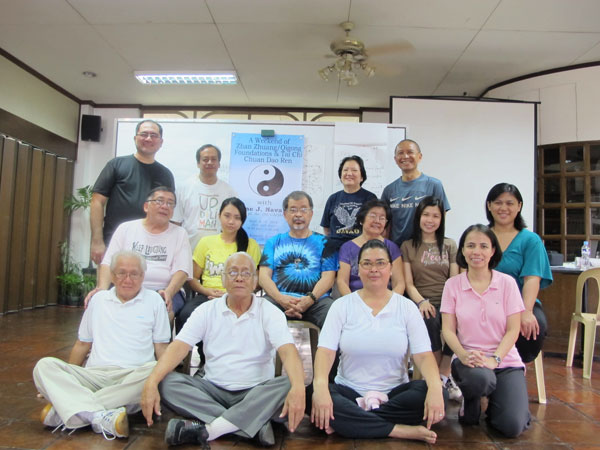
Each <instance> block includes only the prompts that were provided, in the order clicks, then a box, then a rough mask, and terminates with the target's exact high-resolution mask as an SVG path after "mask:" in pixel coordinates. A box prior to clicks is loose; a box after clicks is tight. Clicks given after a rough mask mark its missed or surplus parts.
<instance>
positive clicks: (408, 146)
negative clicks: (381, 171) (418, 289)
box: [381, 139, 450, 247]
mask: <svg viewBox="0 0 600 450" xmlns="http://www.w3.org/2000/svg"><path fill="white" fill-rule="evenodd" d="M422 158H423V154H422V153H421V148H420V147H419V144H417V143H416V142H415V141H413V140H410V139H404V140H403V141H400V142H399V143H398V145H397V146H396V150H395V151H394V161H396V164H397V165H398V167H400V170H401V171H402V176H401V177H400V178H398V179H397V180H396V181H394V182H392V183H390V184H389V185H387V186H386V187H385V189H384V190H383V193H382V194H381V200H383V201H384V202H386V203H387V204H388V205H389V206H390V208H391V210H392V226H391V234H390V239H391V240H392V241H394V242H395V243H396V244H398V247H400V246H401V245H402V242H404V241H406V240H408V239H410V238H411V237H412V233H413V219H414V216H415V210H416V208H417V206H418V205H419V203H420V201H421V199H423V198H424V197H426V196H428V195H433V196H434V197H436V198H439V199H441V200H442V201H443V202H444V209H445V210H446V211H448V210H449V209H450V203H448V198H447V197H446V193H445V192H444V187H443V186H442V182H441V181H440V180H438V179H437V178H433V177H430V176H428V175H425V174H424V173H422V172H421V171H419V163H420V162H421V159H422Z"/></svg>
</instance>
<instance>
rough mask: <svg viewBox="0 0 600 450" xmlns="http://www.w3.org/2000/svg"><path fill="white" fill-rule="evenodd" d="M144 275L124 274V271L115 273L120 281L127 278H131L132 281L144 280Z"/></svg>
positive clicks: (137, 273) (135, 273)
mask: <svg viewBox="0 0 600 450" xmlns="http://www.w3.org/2000/svg"><path fill="white" fill-rule="evenodd" d="M142 275H143V274H142V273H140V272H124V271H122V270H120V271H118V272H115V278H116V279H117V280H119V281H123V280H124V279H125V278H127V277H129V279H130V280H131V281H138V280H139V279H140V278H142Z"/></svg>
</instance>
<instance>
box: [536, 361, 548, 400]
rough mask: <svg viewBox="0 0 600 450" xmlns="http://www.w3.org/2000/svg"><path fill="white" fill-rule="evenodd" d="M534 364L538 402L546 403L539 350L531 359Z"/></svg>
mask: <svg viewBox="0 0 600 450" xmlns="http://www.w3.org/2000/svg"><path fill="white" fill-rule="evenodd" d="M533 364H534V366H535V382H536V384H537V390H538V403H541V404H542V405H545V404H546V382H545V381H544V357H543V356H542V352H541V351H540V353H539V355H537V357H536V358H535V360H534V361H533Z"/></svg>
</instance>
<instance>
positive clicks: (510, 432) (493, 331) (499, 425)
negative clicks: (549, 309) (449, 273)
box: [440, 224, 530, 437]
mask: <svg viewBox="0 0 600 450" xmlns="http://www.w3.org/2000/svg"><path fill="white" fill-rule="evenodd" d="M501 258H502V251H501V250H500V246H499V244H498V240H497V239H496V235H495V234H494V233H493V232H492V231H491V230H490V229H489V228H488V227H486V226H485V225H481V224H477V225H471V226H470V227H469V228H467V229H466V230H465V232H464V233H463V234H462V236H461V238H460V242H459V244H458V252H457V255H456V262H457V264H458V265H459V267H461V268H463V269H467V270H466V271H465V272H463V273H461V274H459V275H456V276H454V277H452V278H450V279H449V280H448V281H447V282H446V285H445V287H444V292H443V294H442V305H441V308H440V311H441V312H442V334H443V336H444V339H445V341H446V344H448V345H449V346H450V348H451V349H452V350H453V351H454V353H455V354H456V356H457V358H456V359H455V360H454V361H453V362H452V376H453V377H454V380H455V381H456V383H457V384H458V387H459V388H460V390H461V391H462V393H463V397H464V400H463V408H461V412H460V414H459V421H460V423H462V424H463V425H476V424H478V423H479V418H480V415H481V413H482V412H485V413H486V415H487V420H488V423H489V424H490V425H491V426H492V427H493V428H495V429H496V430H498V431H499V432H501V433H502V434H504V435H505V436H507V437H517V436H518V435H519V434H521V433H522V432H523V431H524V430H526V429H527V428H528V427H529V420H530V415H529V404H528V398H527V384H526V382H525V372H524V364H523V362H522V361H521V357H520V356H519V352H518V351H517V348H516V347H515V342H516V340H517V337H518V336H519V331H520V325H521V311H523V310H524V309H525V307H524V305H523V300H522V298H521V294H520V293H519V288H518V287H517V284H516V282H515V280H514V279H513V278H512V277H510V276H509V275H505V274H503V273H501V272H498V271H496V270H492V269H493V268H494V267H496V266H497V265H498V263H499V262H500V259H501Z"/></svg>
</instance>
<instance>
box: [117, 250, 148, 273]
mask: <svg viewBox="0 0 600 450" xmlns="http://www.w3.org/2000/svg"><path fill="white" fill-rule="evenodd" d="M120 258H134V259H137V261H138V264H139V265H140V269H142V272H144V273H146V268H147V266H146V258H144V257H143V256H142V255H140V254H139V253H136V252H134V251H131V250H119V251H118V252H117V253H115V254H114V255H113V256H112V258H111V259H110V271H111V272H114V271H115V269H116V268H117V263H118V262H119V259H120Z"/></svg>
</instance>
